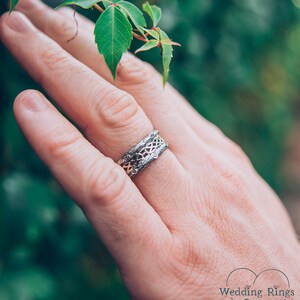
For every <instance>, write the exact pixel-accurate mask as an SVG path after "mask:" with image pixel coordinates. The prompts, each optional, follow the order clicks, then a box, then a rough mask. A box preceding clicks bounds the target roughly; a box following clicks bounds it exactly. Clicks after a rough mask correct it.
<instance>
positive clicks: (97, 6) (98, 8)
mask: <svg viewBox="0 0 300 300" xmlns="http://www.w3.org/2000/svg"><path fill="white" fill-rule="evenodd" d="M94 7H95V8H96V9H97V10H99V11H100V12H101V13H103V12H104V9H103V8H102V7H101V6H99V5H98V4H94Z"/></svg>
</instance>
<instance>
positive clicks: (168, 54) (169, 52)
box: [159, 29, 173, 85]
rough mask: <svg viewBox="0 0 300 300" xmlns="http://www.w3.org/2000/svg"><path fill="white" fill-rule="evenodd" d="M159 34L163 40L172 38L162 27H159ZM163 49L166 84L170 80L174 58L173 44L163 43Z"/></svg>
mask: <svg viewBox="0 0 300 300" xmlns="http://www.w3.org/2000/svg"><path fill="white" fill-rule="evenodd" d="M159 35H160V38H161V41H169V40H170V39H169V37H168V35H167V34H166V33H165V32H164V31H162V30H161V29H159ZM161 49H162V64H163V83H164V85H165V84H166V83H167V81H168V77H169V73H170V64H171V60H172V58H173V47H172V45H169V44H164V43H161Z"/></svg>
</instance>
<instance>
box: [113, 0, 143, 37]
mask: <svg viewBox="0 0 300 300" xmlns="http://www.w3.org/2000/svg"><path fill="white" fill-rule="evenodd" d="M118 6H120V7H122V8H123V9H124V11H125V12H126V14H127V15H128V16H129V18H130V20H131V21H132V23H133V24H134V26H135V27H136V28H137V29H138V30H139V31H141V30H142V29H141V28H143V27H145V26H146V20H145V18H144V16H143V13H142V12H141V11H140V9H139V8H138V7H136V6H135V5H134V4H132V3H130V2H128V1H119V2H118ZM141 33H144V32H143V31H141Z"/></svg>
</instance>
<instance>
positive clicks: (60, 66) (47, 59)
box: [39, 43, 70, 84]
mask: <svg viewBox="0 0 300 300" xmlns="http://www.w3.org/2000/svg"><path fill="white" fill-rule="evenodd" d="M48 44H49V43H48ZM40 59H41V63H42V66H41V75H40V78H39V82H40V83H41V84H43V83H44V81H45V80H46V79H47V78H48V74H51V73H55V74H57V73H62V72H65V70H66V69H67V68H69V67H70V59H69V56H68V55H67V54H66V53H65V52H64V51H62V49H61V48H60V47H58V46H56V45H53V44H52V43H51V44H50V45H48V46H47V47H44V49H43V50H41V52H40Z"/></svg>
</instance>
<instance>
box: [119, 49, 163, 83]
mask: <svg viewBox="0 0 300 300" xmlns="http://www.w3.org/2000/svg"><path fill="white" fill-rule="evenodd" d="M117 75H118V78H119V80H120V81H123V82H124V83H127V84H128V83H132V84H134V85H137V84H143V83H145V82H148V83H151V82H156V81H153V79H154V78H157V77H158V75H157V73H156V71H155V69H154V68H153V67H152V66H151V65H150V64H148V63H146V62H143V61H141V60H140V59H138V58H136V57H133V56H131V55H129V54H127V55H125V56H124V57H123V59H122V60H121V63H120V64H119V66H118V68H117ZM157 79H158V78H157Z"/></svg>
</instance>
